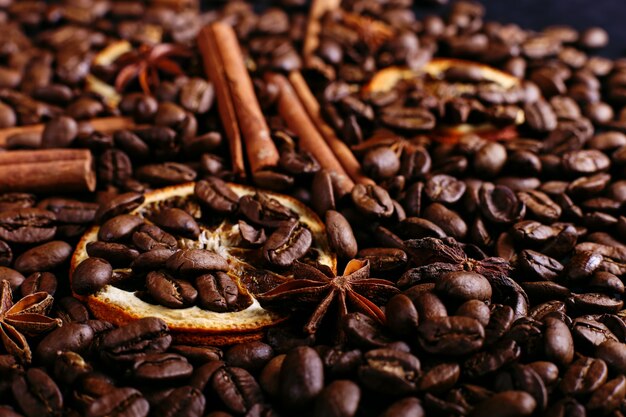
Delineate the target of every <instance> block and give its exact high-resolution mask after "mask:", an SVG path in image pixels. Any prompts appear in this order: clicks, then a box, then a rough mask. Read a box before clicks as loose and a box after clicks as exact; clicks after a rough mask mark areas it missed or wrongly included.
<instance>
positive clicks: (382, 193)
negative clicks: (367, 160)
mask: <svg viewBox="0 0 626 417" xmlns="http://www.w3.org/2000/svg"><path fill="white" fill-rule="evenodd" d="M351 197H352V202H353V203H354V206H355V207H356V208H357V210H359V211H360V212H361V213H363V214H365V215H367V216H372V217H375V218H381V217H382V218H386V217H390V216H391V215H392V214H393V211H394V207H393V202H392V200H391V197H390V196H389V194H388V193H387V191H386V190H385V189H384V188H382V187H379V186H377V185H363V184H357V185H356V186H355V187H354V188H353V189H352V192H351Z"/></svg>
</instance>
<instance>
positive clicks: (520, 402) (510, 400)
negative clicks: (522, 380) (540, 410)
mask: <svg viewBox="0 0 626 417" xmlns="http://www.w3.org/2000/svg"><path fill="white" fill-rule="evenodd" d="M536 407H537V402H536V401H535V399H534V398H533V397H532V396H531V395H530V394H528V393H526V392H524V391H503V392H499V393H497V394H495V395H493V396H492V397H491V398H489V399H488V400H486V401H483V402H481V403H480V404H478V405H477V406H476V407H475V408H474V410H473V411H472V413H471V416H473V417H483V416H492V417H500V416H502V417H504V416H520V417H521V416H530V415H531V414H532V413H533V412H534V411H535V408H536Z"/></svg>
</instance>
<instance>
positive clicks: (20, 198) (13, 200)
mask: <svg viewBox="0 0 626 417" xmlns="http://www.w3.org/2000/svg"><path fill="white" fill-rule="evenodd" d="M35 202H36V197H35V196H34V195H32V194H28V193H4V194H0V211H7V210H15V209H20V208H29V207H33V206H34V205H35Z"/></svg>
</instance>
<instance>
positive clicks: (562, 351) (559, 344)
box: [544, 317, 574, 365]
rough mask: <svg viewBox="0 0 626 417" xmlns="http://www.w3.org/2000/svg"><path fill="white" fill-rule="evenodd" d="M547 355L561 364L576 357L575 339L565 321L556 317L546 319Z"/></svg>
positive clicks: (567, 362)
mask: <svg viewBox="0 0 626 417" xmlns="http://www.w3.org/2000/svg"><path fill="white" fill-rule="evenodd" d="M544 322H545V325H546V329H545V344H546V345H545V353H546V357H547V358H548V359H549V360H552V361H553V362H555V363H557V364H560V365H567V364H569V363H570V362H571V361H572V360H573V359H574V340H573V339H572V334H571V332H570V330H569V328H568V327H567V325H566V324H565V323H563V322H562V321H561V320H559V319H557V318H554V317H546V318H545V319H544Z"/></svg>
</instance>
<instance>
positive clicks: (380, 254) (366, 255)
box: [357, 248, 408, 274]
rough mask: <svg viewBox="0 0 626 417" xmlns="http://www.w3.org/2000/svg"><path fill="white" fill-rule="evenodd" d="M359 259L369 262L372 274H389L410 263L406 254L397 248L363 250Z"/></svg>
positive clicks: (359, 254) (359, 253)
mask: <svg viewBox="0 0 626 417" xmlns="http://www.w3.org/2000/svg"><path fill="white" fill-rule="evenodd" d="M357 257H358V258H361V259H365V260H367V261H368V262H369V264H370V269H371V271H372V274H387V273H389V272H392V271H396V270H398V269H401V268H402V267H403V266H405V265H406V264H407V262H408V256H407V254H406V252H404V251H403V250H402V249H395V248H366V249H361V250H360V251H359V252H358V253H357Z"/></svg>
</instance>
